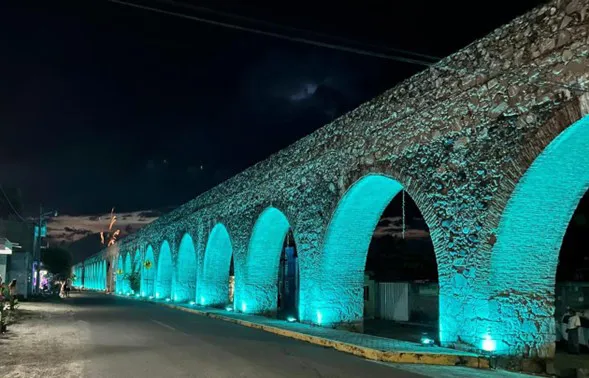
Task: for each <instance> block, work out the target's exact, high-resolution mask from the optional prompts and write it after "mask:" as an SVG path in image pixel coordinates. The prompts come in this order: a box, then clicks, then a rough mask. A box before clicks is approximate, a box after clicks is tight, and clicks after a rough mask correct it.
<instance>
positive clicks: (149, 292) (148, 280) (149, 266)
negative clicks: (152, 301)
mask: <svg viewBox="0 0 589 378" xmlns="http://www.w3.org/2000/svg"><path fill="white" fill-rule="evenodd" d="M141 271H142V272H141V296H142V297H151V296H153V294H154V291H155V275H156V266H155V260H154V255H153V247H152V246H151V244H150V245H148V246H147V249H146V250H145V258H144V259H143V263H142V264H141Z"/></svg>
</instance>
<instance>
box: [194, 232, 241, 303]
mask: <svg viewBox="0 0 589 378" xmlns="http://www.w3.org/2000/svg"><path fill="white" fill-rule="evenodd" d="M232 254H233V247H232V245H231V238H230V237H229V232H228V231H227V228H225V226H224V225H223V224H221V223H217V224H216V225H215V227H213V229H212V230H211V233H210V235H209V238H208V241H207V246H206V249H205V256H204V262H203V270H202V277H199V280H198V295H199V296H203V297H205V298H207V302H206V304H207V305H211V306H216V305H223V304H225V303H227V302H228V300H229V269H230V267H231V255H232Z"/></svg>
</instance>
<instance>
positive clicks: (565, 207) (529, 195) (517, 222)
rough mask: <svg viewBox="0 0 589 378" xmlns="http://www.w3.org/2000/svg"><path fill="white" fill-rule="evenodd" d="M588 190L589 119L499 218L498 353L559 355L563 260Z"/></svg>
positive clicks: (527, 178)
mask: <svg viewBox="0 0 589 378" xmlns="http://www.w3.org/2000/svg"><path fill="white" fill-rule="evenodd" d="M588 189H589V116H585V117H583V118H582V119H580V120H579V121H577V122H575V123H573V124H572V125H571V126H569V127H568V128H566V129H565V130H564V131H562V132H561V133H560V134H559V135H558V136H557V137H556V138H555V139H554V140H553V141H552V142H551V143H550V144H548V146H547V147H546V148H544V150H543V151H542V153H540V154H539V155H538V156H537V157H536V159H535V160H534V161H533V162H532V164H531V165H530V167H529V168H528V169H527V170H526V172H525V173H524V174H523V176H522V177H521V178H520V179H519V182H517V185H516V187H515V189H514V190H513V192H512V194H511V197H510V199H509V201H508V203H507V205H506V207H505V209H504V211H503V214H502V216H501V220H500V222H499V226H498V228H497V231H496V243H495V245H494V246H493V249H492V253H491V279H490V283H491V285H492V286H491V289H490V293H489V297H490V298H493V301H492V302H491V303H490V308H491V311H489V313H490V319H489V325H488V328H489V330H490V331H491V334H492V335H493V337H494V339H495V340H496V341H497V345H496V347H497V351H498V352H499V353H501V354H503V353H507V354H514V353H520V352H524V351H525V350H526V348H528V347H529V345H530V344H533V346H534V350H532V351H530V352H529V353H530V354H531V355H538V356H547V357H551V354H553V353H554V342H555V335H556V330H555V322H554V316H553V314H554V311H555V310H554V287H555V280H556V268H557V265H558V256H559V253H560V247H561V245H562V240H563V238H564V234H565V232H566V229H567V227H568V224H569V222H570V220H571V218H572V216H573V214H574V212H575V209H576V208H577V206H578V204H579V201H580V200H581V198H582V197H583V195H584V194H585V193H586V192H587V190H588ZM526 340H528V341H526ZM531 340H533V343H532V342H531ZM526 353H528V352H526Z"/></svg>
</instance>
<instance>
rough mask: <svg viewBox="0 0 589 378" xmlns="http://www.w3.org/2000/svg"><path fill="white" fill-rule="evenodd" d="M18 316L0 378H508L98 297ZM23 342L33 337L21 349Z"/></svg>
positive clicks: (77, 297) (25, 306)
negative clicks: (385, 358)
mask: <svg viewBox="0 0 589 378" xmlns="http://www.w3.org/2000/svg"><path fill="white" fill-rule="evenodd" d="M28 306H33V307H28ZM35 306H36V307H35ZM31 309H32V310H31ZM23 312H24V313H29V314H31V315H30V319H26V318H25V319H23V321H22V322H21V324H19V325H15V326H14V328H13V331H12V338H11V339H10V340H9V341H8V342H9V343H10V342H12V343H13V344H9V346H8V348H7V349H8V350H11V351H12V352H11V354H10V355H4V356H0V373H2V372H4V374H0V375H1V376H4V377H21V376H22V377H35V376H43V377H54V376H55V377H68V376H71V377H89V378H99V377H105V378H106V377H108V378H117V377H123V378H131V377H142V378H145V377H215V378H222V377H231V378H234V377H374V378H376V377H388V378H391V377H393V378H394V377H403V378H412V377H426V376H429V377H444V376H447V377H460V376H462V377H475V376H485V377H486V376H494V377H496V376H515V375H511V374H507V373H490V372H484V371H476V370H471V369H464V368H453V367H431V366H422V367H419V366H406V365H402V366H400V365H396V366H393V365H390V364H383V363H376V362H372V361H367V360H364V359H361V358H359V357H355V356H352V355H348V354H344V353H341V352H338V351H335V350H333V349H328V348H323V347H320V346H316V345H312V344H308V343H304V342H301V341H297V340H293V339H289V338H285V337H281V336H278V335H274V334H271V333H267V332H264V331H261V330H256V329H252V328H247V327H243V326H240V325H236V324H232V323H228V322H224V321H221V320H215V319H210V318H207V317H203V316H198V315H194V314H190V313H186V312H183V311H178V310H173V309H169V308H167V307H164V306H160V305H155V304H151V303H145V302H140V301H135V300H127V299H122V298H116V297H113V296H107V295H102V294H92V293H84V294H78V293H74V294H73V297H72V298H69V299H67V300H64V301H63V302H62V303H58V304H51V303H49V304H47V303H39V304H23ZM38 312H42V313H43V314H45V315H44V318H43V319H41V320H39V319H35V318H34V315H32V314H34V313H38ZM27 338H29V339H30V340H33V342H32V343H29V345H28V346H27V344H26V342H27V341H26V340H27ZM10 345H12V346H10ZM19 345H20V346H21V348H20V349H19V347H18V346H19ZM479 374H480V375H479ZM489 374H490V375H489Z"/></svg>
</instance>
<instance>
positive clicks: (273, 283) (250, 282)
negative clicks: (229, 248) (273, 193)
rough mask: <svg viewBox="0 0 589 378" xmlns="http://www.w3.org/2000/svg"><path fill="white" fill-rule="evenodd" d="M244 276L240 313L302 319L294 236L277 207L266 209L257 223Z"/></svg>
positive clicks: (239, 306)
mask: <svg viewBox="0 0 589 378" xmlns="http://www.w3.org/2000/svg"><path fill="white" fill-rule="evenodd" d="M243 277H244V284H243V285H242V288H241V293H240V298H239V300H238V302H239V303H238V304H237V305H238V306H237V309H238V310H240V311H242V312H248V313H257V314H264V315H267V316H278V317H279V318H283V319H287V318H288V319H293V320H294V319H297V318H298V317H299V314H298V294H299V290H298V263H297V253H296V248H295V242H294V235H293V233H292V230H291V226H290V223H289V222H288V220H287V218H286V216H285V215H284V214H283V213H282V212H281V211H280V210H278V209H277V208H275V207H269V208H267V209H265V210H264V211H263V212H262V213H261V214H260V215H259V217H258V219H257V220H256V223H255V224H254V227H253V230H252V235H251V238H250V241H249V245H248V252H247V256H246V263H245V272H244V276H243Z"/></svg>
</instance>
